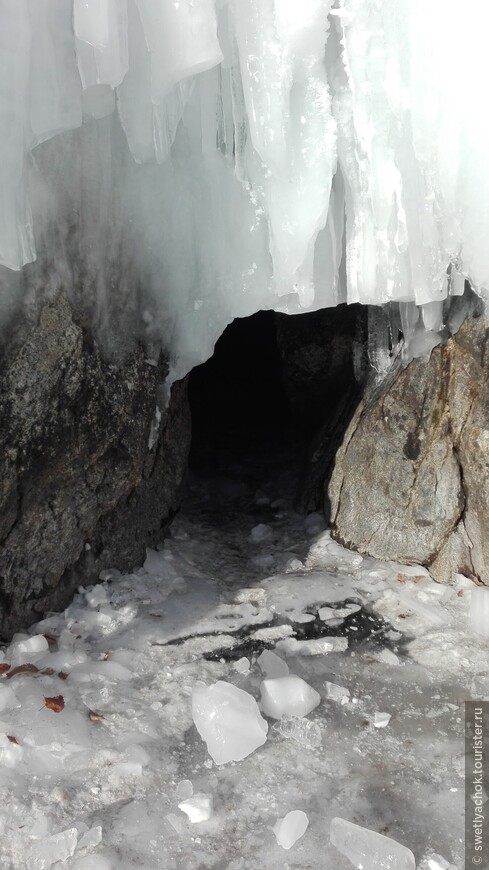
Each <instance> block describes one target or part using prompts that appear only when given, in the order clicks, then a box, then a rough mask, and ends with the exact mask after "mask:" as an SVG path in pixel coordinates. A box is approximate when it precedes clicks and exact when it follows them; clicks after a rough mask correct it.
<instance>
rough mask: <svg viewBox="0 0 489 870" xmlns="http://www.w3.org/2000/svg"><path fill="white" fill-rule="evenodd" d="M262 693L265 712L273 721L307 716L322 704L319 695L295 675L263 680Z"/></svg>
mask: <svg viewBox="0 0 489 870" xmlns="http://www.w3.org/2000/svg"><path fill="white" fill-rule="evenodd" d="M260 692H261V704H262V709H263V712H264V713H265V716H271V717H272V718H273V719H280V718H281V717H282V716H307V714H308V713H310V712H311V711H312V710H314V708H315V707H317V706H318V704H319V703H320V702H321V696H320V695H319V693H318V692H316V690H315V689H313V688H312V686H309V685H308V683H306V682H305V680H303V679H302V678H301V677H297V676H295V674H289V676H287V677H276V678H275V679H267V680H263V682H262V683H261V685H260Z"/></svg>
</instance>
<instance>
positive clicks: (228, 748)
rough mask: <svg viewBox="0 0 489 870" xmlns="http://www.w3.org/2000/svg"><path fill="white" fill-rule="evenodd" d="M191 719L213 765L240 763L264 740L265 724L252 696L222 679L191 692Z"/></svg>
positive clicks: (266, 727)
mask: <svg viewBox="0 0 489 870" xmlns="http://www.w3.org/2000/svg"><path fill="white" fill-rule="evenodd" d="M192 716H193V720H194V722H195V727H196V728H197V731H198V732H199V734H200V736H201V737H202V739H203V740H205V741H206V743H207V749H208V751H209V754H210V755H211V756H212V758H213V759H214V761H215V762H216V764H226V763H227V762H228V761H242V759H243V758H246V756H247V755H250V754H251V753H252V752H254V751H255V749H258V747H259V746H263V744H264V743H265V742H266V739H267V732H268V725H267V723H266V722H265V720H264V719H263V717H262V716H260V711H259V709H258V704H257V703H256V701H255V699H254V698H253V696H252V695H249V694H248V692H244V691H243V689H239V688H238V687H237V686H233V685H232V683H225V682H224V681H223V680H218V682H217V683H214V685H212V686H208V687H207V686H206V687H200V686H199V687H196V688H195V689H194V690H193V692H192Z"/></svg>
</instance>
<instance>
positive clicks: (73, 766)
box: [0, 476, 489, 870]
mask: <svg viewBox="0 0 489 870" xmlns="http://www.w3.org/2000/svg"><path fill="white" fill-rule="evenodd" d="M288 484H289V481H288V480H287V477H284V476H282V477H280V478H279V483H278V484H275V485H274V486H272V484H268V483H266V482H264V483H263V482H262V484H261V485H260V486H259V487H258V488H257V489H256V488H254V486H253V485H251V486H250V485H249V484H238V483H236V481H235V480H233V479H232V477H230V478H224V477H223V478H222V479H218V480H217V481H214V483H213V486H212V489H211V490H209V487H208V485H207V483H206V481H204V480H202V479H197V478H194V480H193V483H192V487H191V495H190V498H189V503H188V506H187V510H186V512H185V514H184V515H182V516H181V517H179V518H178V519H177V520H176V522H175V523H174V525H173V527H172V529H171V535H170V537H169V538H168V539H167V541H166V542H165V544H164V545H163V546H162V547H161V549H160V550H159V551H154V552H149V553H148V557H147V559H146V562H145V564H144V567H143V568H139V569H138V570H136V571H135V572H134V573H133V574H130V575H126V576H119V575H117V573H116V572H113V573H112V574H111V575H110V576H109V574H107V577H106V579H105V582H104V583H103V584H102V585H100V586H97V587H95V588H93V589H87V590H83V589H81V590H80V591H79V594H77V595H76V596H75V599H74V601H73V603H72V604H71V606H70V607H69V608H68V609H67V610H66V612H65V613H62V614H53V615H51V616H49V618H47V619H45V620H44V621H43V622H42V623H39V624H38V625H37V626H36V627H34V628H33V629H32V631H31V635H32V636H36V637H35V639H34V640H29V637H30V635H29V636H28V635H22V636H16V638H15V639H14V642H13V643H12V645H11V646H10V647H9V648H7V649H4V650H2V651H1V652H0V660H3V665H2V666H1V667H2V674H1V675H0V832H1V838H0V866H1V867H2V868H4V870H26V868H35V870H41V868H47V867H51V866H53V867H56V868H58V867H66V868H77V870H105V868H112V870H117V868H124V870H126V868H133V867H137V868H146V870H150V868H151V870H152V868H188V870H197V868H215V870H244V868H247V870H263V868H267V870H268V868H269V870H275V868H277V870H278V868H280V870H283V868H289V870H292V868H314V870H318V868H323V870H347V868H349V867H351V866H352V865H351V864H350V862H349V861H348V859H347V858H345V857H343V856H342V855H341V854H340V853H339V852H338V851H337V850H336V848H335V847H334V846H332V845H331V844H330V841H329V829H330V822H331V820H332V818H333V817H335V816H340V817H343V818H345V819H347V820H350V821H353V822H356V823H357V824H359V825H363V826H366V827H368V828H371V829H373V830H375V831H378V832H381V833H384V834H386V835H387V836H389V837H392V838H393V839H395V840H397V841H399V842H400V843H403V844H404V845H406V846H408V847H409V848H410V849H412V851H413V852H414V854H415V856H416V860H417V866H418V867H422V868H423V870H424V868H427V867H428V863H427V858H428V857H429V856H430V855H432V853H440V854H441V855H443V856H444V857H445V859H447V861H450V862H452V863H453V864H454V865H455V866H456V867H457V868H461V867H462V854H463V812H464V798H463V771H464V747H463V702H464V699H466V698H469V697H472V696H473V697H476V698H480V697H487V696H488V695H489V679H488V677H489V656H488V655H487V652H488V650H487V641H486V640H484V639H483V638H480V639H479V640H476V639H474V636H471V634H470V633H469V631H468V605H469V599H470V594H471V586H472V584H471V582H470V581H469V580H466V579H465V578H461V577H459V578H457V582H455V583H454V584H453V585H448V586H446V587H442V586H437V585H435V584H434V583H433V582H432V581H431V580H430V578H429V577H428V575H427V573H426V572H425V571H424V570H423V569H409V568H405V567H402V566H399V565H395V564H384V563H379V562H375V561H373V560H370V559H364V560H363V561H362V560H361V559H360V558H359V557H358V556H357V555H355V554H352V553H350V552H347V551H345V550H342V549H341V548H340V547H338V546H337V545H336V544H334V543H333V542H332V541H331V539H330V537H329V535H328V533H327V532H326V531H324V529H323V528H322V521H321V518H320V517H319V516H317V515H312V516H311V517H309V518H307V519H306V520H304V518H303V517H299V516H298V515H296V514H295V513H294V512H293V510H292V508H291V507H290V502H289V489H290V487H289V485H288ZM209 493H210V494H209ZM243 505H245V508H244V509H243ZM238 506H239V509H238ZM257 527H258V528H257ZM253 530H254V531H253ZM109 573H110V572H109ZM345 602H346V603H345ZM353 604H357V605H361V607H360V608H358V607H357V608H355V607H352V606H349V605H353ZM320 608H332V609H333V610H337V609H339V610H340V615H339V617H338V615H336V617H335V616H334V614H332V613H331V610H327V609H326V610H321V616H322V617H323V619H320V618H319V615H318V611H319V609H320ZM348 611H350V614H349V615H346V616H344V614H345V613H348ZM328 617H329V620H330V621H329V622H328V621H327V619H328ZM331 619H332V621H331ZM328 637H341V638H346V639H347V641H348V647H347V649H346V650H344V651H337V652H334V651H333V652H321V651H320V650H319V651H318V644H317V641H318V640H319V642H320V643H321V638H322V639H323V640H324V639H327V638H328ZM315 641H316V644H315V643H314V642H315ZM337 644H338V646H339V647H341V642H337ZM342 644H343V646H345V642H344V641H343V642H342ZM327 646H328V645H324V644H323V649H324V648H326V649H327ZM266 648H268V649H275V652H276V653H277V654H278V655H279V656H280V657H281V658H282V659H283V660H284V661H285V662H286V663H287V665H288V667H289V670H290V673H292V674H296V675H298V676H301V677H303V678H304V679H305V680H306V681H307V683H308V684H309V685H311V686H312V687H313V688H315V689H316V690H317V691H318V692H319V693H320V695H321V703H320V705H319V706H317V707H316V708H315V709H314V710H313V712H312V713H311V714H310V715H309V717H308V719H309V720H310V721H311V722H313V723H316V724H317V726H319V729H320V733H321V743H320V745H319V746H316V747H315V748H310V749H308V748H306V747H305V746H303V745H301V744H300V743H299V742H297V741H296V740H295V739H293V738H290V737H289V738H287V737H286V736H283V735H282V734H281V733H280V732H279V730H277V729H276V728H274V727H273V720H269V725H270V728H269V731H268V737H267V740H266V742H265V743H264V745H263V746H261V747H259V748H258V749H257V750H256V751H254V752H253V753H252V754H251V755H249V756H248V757H247V758H245V759H244V760H243V761H240V762H236V763H235V762H231V763H228V764H226V765H223V766H217V765H216V764H214V763H213V761H212V760H211V758H210V756H209V754H208V752H207V749H206V745H205V743H204V742H203V741H202V739H201V738H200V736H199V734H198V733H197V730H196V728H195V726H194V724H193V721H192V715H191V694H192V689H193V688H194V687H195V686H196V685H201V686H202V685H206V684H212V683H214V682H215V681H217V680H223V681H227V682H230V683H233V684H235V685H236V686H238V687H240V688H242V689H244V690H246V691H247V692H249V693H251V694H252V695H253V696H254V697H256V698H257V699H259V697H260V692H259V686H260V682H261V680H262V679H263V674H262V672H261V671H260V668H259V666H258V664H257V662H256V658H257V656H259V655H260V653H261V652H262V651H263V650H264V649H266ZM386 651H387V652H386ZM311 653H314V654H311ZM244 658H246V659H248V662H249V663H250V665H251V666H250V668H249V669H247V663H246V662H243V661H242V660H243V659H244ZM8 665H10V666H11V669H10V670H8V669H7V666H8ZM22 665H32V666H33V667H27V668H21V670H20V671H17V672H13V670H12V668H14V667H16V666H22ZM326 682H329V683H333V684H335V685H336V686H338V685H339V686H342V687H346V688H347V689H348V690H349V698H348V697H347V698H344V697H343V698H342V695H343V693H342V692H341V691H340V692H337V691H336V690H334V689H331V687H326V686H325V683H326ZM328 695H329V697H328ZM45 698H47V699H55V700H54V701H53V700H51V701H50V700H48V701H47V704H48V706H46V702H45V700H44V699H45ZM63 704H64V706H63ZM53 708H54V709H53ZM61 708H62V709H61ZM379 713H386V714H389V715H390V717H391V718H390V719H389V720H388V722H387V724H385V723H386V721H387V719H388V717H387V716H385V717H380V718H379V716H378V715H377V717H376V714H379ZM376 722H377V726H376V724H375V723H376ZM379 725H383V726H384V727H378V726H379ZM316 731H317V729H316ZM192 790H193V792H194V793H204V794H207V795H212V797H213V803H214V814H213V816H212V818H210V820H208V821H204V822H199V823H191V822H190V821H189V819H188V818H187V816H186V815H185V814H184V813H183V812H182V811H181V810H180V809H179V808H178V804H179V803H180V802H181V801H182V800H183V799H185V798H187V797H189V796H190V795H191V793H192ZM295 810H300V811H303V812H305V813H306V814H307V817H308V819H309V826H308V828H307V830H306V832H305V833H304V835H303V836H302V837H301V838H300V839H299V840H298V841H297V843H296V844H295V845H294V846H293V847H292V848H291V849H290V850H289V851H285V850H284V849H283V848H282V846H280V845H279V844H278V842H277V839H276V836H275V834H274V832H273V828H274V826H275V825H276V823H277V820H278V819H282V818H283V817H284V816H286V814H287V813H288V812H291V811H295ZM301 818H302V817H301ZM75 846H76V849H75ZM59 859H61V860H59ZM437 866H438V865H437ZM439 866H442V865H439Z"/></svg>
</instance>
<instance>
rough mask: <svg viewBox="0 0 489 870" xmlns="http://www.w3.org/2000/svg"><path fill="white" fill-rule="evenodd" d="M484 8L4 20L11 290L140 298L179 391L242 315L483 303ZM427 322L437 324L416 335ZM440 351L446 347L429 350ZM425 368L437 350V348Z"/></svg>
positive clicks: (34, 10)
mask: <svg viewBox="0 0 489 870" xmlns="http://www.w3.org/2000/svg"><path fill="white" fill-rule="evenodd" d="M488 19H489V13H488V12H486V11H485V10H484V9H483V8H482V7H481V3H480V0H467V3H466V4H465V6H464V9H463V14H460V9H459V4H458V3H455V0H428V2H426V0H423V2H421V0H339V2H338V0H300V2H298V0H15V2H12V0H0V76H1V82H2V86H1V88H0V131H1V135H0V264H1V266H2V267H3V268H2V269H0V271H1V275H0V284H1V285H2V287H3V286H5V285H6V284H7V283H8V281H9V280H11V279H9V278H8V273H7V270H22V269H23V267H25V266H26V264H28V263H32V262H33V261H35V260H36V257H39V258H41V256H43V258H44V263H45V268H47V269H48V270H49V271H50V273H51V274H52V275H53V274H54V273H60V274H63V275H66V274H67V273H66V270H67V269H69V270H70V274H71V275H72V274H73V270H74V265H73V257H74V253H73V250H74V249H73V244H72V237H73V235H76V251H77V252H78V254H77V256H78V255H79V256H80V258H81V259H82V260H83V264H84V265H83V274H84V278H83V280H84V281H85V282H86V283H87V284H90V286H91V287H92V288H93V287H94V288H95V290H96V292H97V293H98V294H99V295H102V296H103V294H104V292H105V291H104V285H105V284H107V283H108V282H109V280H111V281H112V282H113V281H114V274H116V273H117V270H119V272H120V274H121V276H122V278H121V281H122V282H123V280H125V281H127V282H130V280H132V279H131V278H130V276H131V275H132V276H135V278H134V280H136V281H137V282H139V284H140V285H142V286H143V287H144V288H145V291H146V295H147V298H148V299H149V302H148V304H147V306H146V308H145V310H144V311H142V312H141V313H142V314H143V318H144V322H145V323H146V325H147V326H148V328H149V327H151V328H152V329H155V330H157V331H159V333H160V334H161V335H162V336H163V337H164V339H165V341H166V344H167V346H168V347H169V348H170V350H171V354H172V360H173V376H174V377H176V376H179V375H181V374H183V373H184V372H185V371H187V370H188V369H189V368H191V367H192V366H193V365H195V364H196V363H198V362H200V361H202V360H203V359H205V358H206V357H208V356H209V355H210V354H211V353H212V348H213V345H214V342H215V340H216V338H217V337H218V336H219V334H220V333H221V332H222V330H223V329H224V327H225V326H226V325H227V324H228V323H229V322H230V321H231V320H233V319H234V318H235V317H239V316H246V315H248V314H251V313H252V312H254V311H256V310H258V309H260V308H273V309H275V310H277V311H284V312H288V313H298V312H302V311H310V310H314V309H318V308H324V307H328V306H334V305H336V304H338V303H340V302H346V301H348V302H362V303H373V304H378V305H380V304H384V303H389V302H392V303H400V306H399V307H400V321H401V322H402V327H403V331H404V334H405V336H409V335H411V337H413V336H415V335H418V337H419V332H420V330H422V329H426V330H427V331H428V332H429V333H431V334H432V335H431V338H430V339H429V342H428V344H429V346H432V344H433V342H435V343H436V339H435V338H433V335H435V336H436V334H437V333H438V332H439V331H440V329H441V327H442V325H443V318H444V312H445V311H446V303H445V300H446V299H447V298H448V297H450V296H453V295H461V294H462V293H463V289H464V283H465V280H466V279H469V280H470V282H471V284H472V286H473V287H474V288H475V289H476V291H477V292H478V293H479V295H481V296H482V297H484V294H485V291H486V290H487V289H489V244H488V239H489V122H488V121H487V120H486V118H485V111H484V110H483V106H484V104H485V96H486V90H487V87H486V86H487V83H488V81H489V75H488V73H487V69H486V30H487V28H486V25H487V23H488ZM420 310H421V315H420ZM430 343H431V344H430ZM420 344H421V347H425V344H423V342H421V343H420Z"/></svg>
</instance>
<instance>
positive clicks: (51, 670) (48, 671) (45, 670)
mask: <svg viewBox="0 0 489 870" xmlns="http://www.w3.org/2000/svg"><path fill="white" fill-rule="evenodd" d="M41 674H46V676H47V677H52V676H53V674H54V668H43V669H42V671H41Z"/></svg>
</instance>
